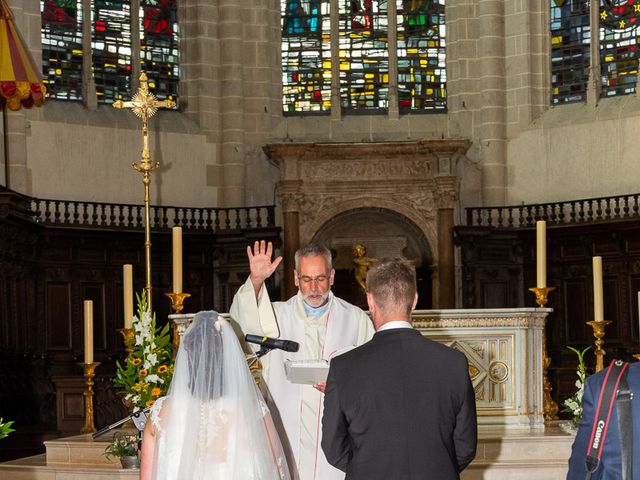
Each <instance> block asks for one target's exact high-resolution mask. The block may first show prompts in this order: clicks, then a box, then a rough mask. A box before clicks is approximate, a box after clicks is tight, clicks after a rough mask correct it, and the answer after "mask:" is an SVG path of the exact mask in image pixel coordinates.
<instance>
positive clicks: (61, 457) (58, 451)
mask: <svg viewBox="0 0 640 480" xmlns="http://www.w3.org/2000/svg"><path fill="white" fill-rule="evenodd" d="M116 432H118V433H116ZM136 433H137V432H136V431H135V430H117V431H113V432H108V433H106V434H105V435H102V436H100V437H98V438H96V439H93V438H91V435H90V434H86V435H76V436H73V437H65V438H59V439H56V440H49V441H46V442H44V446H45V449H46V458H47V465H95V466H99V467H105V468H118V467H119V466H120V460H119V459H118V458H113V457H112V458H107V457H106V455H105V454H104V449H105V448H106V447H107V445H108V444H109V442H111V440H112V439H113V437H114V435H129V434H136Z"/></svg>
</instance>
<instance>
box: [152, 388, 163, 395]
mask: <svg viewBox="0 0 640 480" xmlns="http://www.w3.org/2000/svg"><path fill="white" fill-rule="evenodd" d="M160 393H162V392H161V390H160V389H159V388H158V387H154V388H153V390H151V395H153V396H154V397H159V396H160Z"/></svg>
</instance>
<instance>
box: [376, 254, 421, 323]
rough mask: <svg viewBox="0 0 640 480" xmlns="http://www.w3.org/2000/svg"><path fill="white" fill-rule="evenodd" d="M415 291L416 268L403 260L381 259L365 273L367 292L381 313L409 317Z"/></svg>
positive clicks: (396, 258)
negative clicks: (401, 314) (400, 313)
mask: <svg viewBox="0 0 640 480" xmlns="http://www.w3.org/2000/svg"><path fill="white" fill-rule="evenodd" d="M416 291H417V286H416V268H415V266H414V265H413V263H411V262H410V261H409V260H406V259H404V258H400V257H395V258H383V259H382V260H380V261H379V262H378V263H374V264H373V265H372V266H371V267H370V268H369V271H368V272H367V292H369V293H370V294H371V295H373V298H374V299H375V301H376V304H377V305H378V306H379V307H380V309H381V310H383V311H387V312H394V311H396V312H400V311H404V312H406V314H407V315H411V309H412V307H413V301H414V299H415V296H416Z"/></svg>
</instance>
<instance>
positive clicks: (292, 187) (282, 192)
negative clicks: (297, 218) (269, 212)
mask: <svg viewBox="0 0 640 480" xmlns="http://www.w3.org/2000/svg"><path fill="white" fill-rule="evenodd" d="M303 197H304V194H303V193H302V181H300V180H283V181H281V182H279V183H278V198H279V199H280V204H281V205H282V212H283V213H286V212H299V211H300V208H301V205H302V200H303Z"/></svg>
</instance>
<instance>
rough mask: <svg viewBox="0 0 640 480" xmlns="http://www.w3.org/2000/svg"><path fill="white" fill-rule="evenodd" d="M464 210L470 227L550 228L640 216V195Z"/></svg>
mask: <svg viewBox="0 0 640 480" xmlns="http://www.w3.org/2000/svg"><path fill="white" fill-rule="evenodd" d="M465 210H466V213H467V223H466V224H467V226H469V227H494V228H525V227H534V226H535V222H536V220H546V221H547V223H549V224H550V225H569V224H581V223H591V222H603V221H619V220H624V219H626V218H638V217H640V193H634V194H629V195H617V196H614V197H601V198H585V199H581V200H570V201H566V202H553V203H536V204H530V205H509V206H504V207H473V208H466V209H465Z"/></svg>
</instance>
